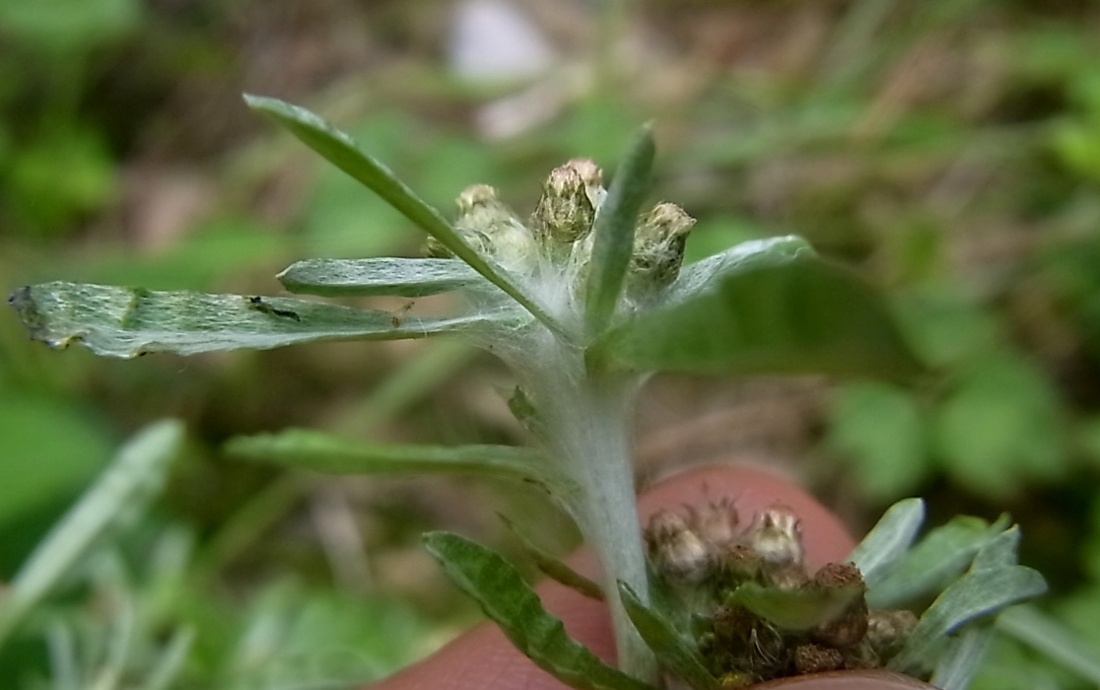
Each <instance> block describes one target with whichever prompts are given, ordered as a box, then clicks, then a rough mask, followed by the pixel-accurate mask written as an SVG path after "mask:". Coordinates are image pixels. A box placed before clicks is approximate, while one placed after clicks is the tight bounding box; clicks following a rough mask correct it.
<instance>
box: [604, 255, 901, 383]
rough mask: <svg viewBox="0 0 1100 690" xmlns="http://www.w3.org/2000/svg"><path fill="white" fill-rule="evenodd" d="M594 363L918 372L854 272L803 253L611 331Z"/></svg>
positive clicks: (719, 282)
mask: <svg viewBox="0 0 1100 690" xmlns="http://www.w3.org/2000/svg"><path fill="white" fill-rule="evenodd" d="M589 361H590V362H592V363H595V364H596V365H597V366H602V367H607V368H613V369H614V368H618V369H627V370H636V371H658V370H672V371H681V372H689V373H714V374H719V373H721V374H781V373H816V374H839V375H853V376H884V377H892V378H898V379H904V378H910V377H912V376H915V375H916V374H918V373H920V372H921V371H922V367H921V365H920V363H919V362H918V361H917V360H916V359H915V357H914V356H913V354H912V353H911V352H910V350H909V348H908V346H907V345H906V343H905V341H904V340H903V339H902V337H901V334H900V332H899V331H898V329H897V327H896V326H895V324H894V321H893V319H892V317H891V314H890V312H889V310H888V309H887V308H886V304H885V303H884V302H883V301H882V300H881V299H880V297H879V296H878V295H877V294H876V293H875V291H874V290H873V289H872V288H871V287H870V286H869V285H867V284H865V283H864V282H863V281H862V280H860V279H859V278H858V277H857V276H856V275H855V274H854V273H852V272H850V271H848V270H847V269H844V268H842V267H840V266H836V265H834V264H831V263H827V262H825V261H821V260H818V259H815V258H813V257H803V256H796V257H794V258H791V259H790V260H787V261H783V262H780V263H776V264H770V265H769V264H764V265H760V264H756V265H752V266H747V267H745V269H744V270H738V271H735V272H733V273H727V274H724V275H722V276H720V277H716V278H715V279H714V280H711V281H707V282H704V283H703V284H702V286H701V287H700V288H699V289H698V290H697V291H696V292H695V293H694V294H693V295H692V296H690V297H685V298H684V299H682V300H680V301H679V302H676V303H674V304H671V305H666V306H663V307H658V308H656V309H654V310H652V311H649V312H645V313H641V314H639V315H637V316H635V317H634V318H632V319H630V320H629V321H627V322H626V323H623V324H621V325H619V326H616V327H614V328H612V329H611V330H610V331H608V332H607V333H606V334H605V336H604V337H603V338H601V339H600V341H599V342H597V343H596V344H594V345H593V346H592V347H591V348H590V351H589Z"/></svg>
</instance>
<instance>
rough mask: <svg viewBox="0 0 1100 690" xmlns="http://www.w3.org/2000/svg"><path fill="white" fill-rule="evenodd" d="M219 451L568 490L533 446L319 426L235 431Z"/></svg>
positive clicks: (335, 467)
mask: <svg viewBox="0 0 1100 690" xmlns="http://www.w3.org/2000/svg"><path fill="white" fill-rule="evenodd" d="M224 448H225V452H226V453H228V454H230V455H233V456H236V457H239V458H242V459H248V460H258V461H261V462H275V463H278V464H280V465H287V466H290V467H295V468H298V469H308V470H314V471H317V472H327V473H331V474H428V473H430V474H436V473H455V472H461V473H469V474H475V475H481V476H490V477H502V478H506V479H517V480H520V481H535V482H538V483H539V484H541V485H543V486H545V487H546V488H547V490H549V491H551V492H552V493H554V494H555V495H558V494H563V497H565V498H568V497H569V496H570V495H571V494H572V493H573V491H574V490H572V489H571V488H570V487H571V486H572V484H571V483H570V482H569V480H567V479H565V478H564V477H562V476H561V475H559V474H558V473H557V472H556V471H555V470H554V468H553V466H552V465H551V464H550V463H548V462H546V458H545V456H544V455H543V454H542V453H540V452H539V451H537V450H533V449H530V448H522V447H517V446H486V445H481V446H479V445H462V446H427V445H417V444H402V443H369V442H366V441H359V440H355V439H348V438H342V437H339V436H334V435H332V434H328V433H325V432H323V431H313V430H310V429H288V430H285V431H281V432H278V433H274V434H259V435H257V436H238V437H237V438H234V439H231V440H230V441H229V442H228V443H226V445H225V447H224Z"/></svg>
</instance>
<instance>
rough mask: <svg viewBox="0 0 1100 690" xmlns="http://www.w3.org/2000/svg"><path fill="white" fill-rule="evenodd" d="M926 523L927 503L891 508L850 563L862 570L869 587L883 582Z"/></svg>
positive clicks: (908, 501) (916, 501)
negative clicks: (925, 509)
mask: <svg viewBox="0 0 1100 690" xmlns="http://www.w3.org/2000/svg"><path fill="white" fill-rule="evenodd" d="M923 522H924V501H922V500H921V499H919V498H906V499H903V500H901V501H898V502H897V503H895V504H894V505H892V506H890V509H889V510H887V511H886V513H885V514H884V515H883V516H882V518H881V519H880V520H879V521H878V524H876V525H875V526H874V528H872V529H871V531H870V532H868V533H867V536H866V537H864V538H863V541H861V542H860V543H859V546H857V547H856V548H855V550H853V551H852V553H851V555H849V556H848V560H849V561H850V562H851V563H853V564H854V565H855V566H856V567H857V568H859V572H860V573H861V574H862V575H863V581H864V582H866V583H867V586H868V587H871V586H873V585H874V583H875V582H878V581H879V580H881V579H882V578H883V576H885V575H886V573H887V572H889V570H890V568H892V567H893V566H894V565H895V564H896V563H897V561H898V559H900V558H901V557H902V556H903V555H905V552H906V551H908V550H909V546H910V545H911V544H912V543H913V540H914V539H915V538H916V536H917V532H918V531H919V530H920V526H921V524H922V523H923Z"/></svg>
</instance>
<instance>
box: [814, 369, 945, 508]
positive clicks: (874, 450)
mask: <svg viewBox="0 0 1100 690" xmlns="http://www.w3.org/2000/svg"><path fill="white" fill-rule="evenodd" d="M826 443H827V444H828V446H829V447H830V448H831V449H832V450H833V451H834V452H836V453H837V454H838V455H839V456H840V457H841V458H842V459H843V460H844V461H845V462H846V463H847V464H848V465H850V467H851V475H852V478H853V479H855V481H856V482H858V483H859V485H860V487H861V488H862V489H863V491H864V492H865V493H866V494H867V496H868V497H869V498H871V499H874V500H889V499H894V498H897V497H898V496H903V495H905V494H906V493H911V492H912V491H913V490H914V489H916V488H917V486H919V484H920V483H921V481H923V480H924V479H925V477H927V476H928V474H929V471H930V470H931V469H932V468H931V466H930V462H929V460H930V458H929V455H928V448H927V443H926V441H925V429H924V419H923V417H922V415H921V410H920V407H919V405H918V403H917V400H916V398H915V397H914V396H913V395H912V394H911V393H910V392H908V391H906V390H905V389H903V388H901V387H899V386H895V385H891V384H888V383H881V382H877V381H859V382H854V383H849V384H847V385H845V386H843V387H842V388H841V389H840V390H838V391H837V393H836V398H835V399H834V401H833V404H832V406H831V407H830V411H829V431H828V436H827V437H826Z"/></svg>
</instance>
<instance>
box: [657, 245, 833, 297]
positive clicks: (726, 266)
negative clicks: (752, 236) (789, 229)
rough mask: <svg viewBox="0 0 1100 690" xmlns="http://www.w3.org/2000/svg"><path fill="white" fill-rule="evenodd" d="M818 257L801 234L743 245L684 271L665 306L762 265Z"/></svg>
mask: <svg viewBox="0 0 1100 690" xmlns="http://www.w3.org/2000/svg"><path fill="white" fill-rule="evenodd" d="M815 256H817V252H816V251H815V250H814V248H813V246H812V245H811V244H810V243H809V242H807V241H806V240H805V239H804V238H802V237H799V236H798V235H783V236H781V237H768V238H765V239H760V240H749V241H747V242H740V243H738V244H735V245H734V246H732V247H730V248H729V249H727V250H725V251H722V252H718V253H717V254H714V255H712V256H708V257H707V258H705V259H701V260H699V261H696V262H695V263H691V264H688V265H687V266H684V267H683V268H682V269H681V270H680V275H679V276H677V278H676V280H675V281H673V283H672V284H671V285H669V286H668V289H667V290H666V291H665V293H664V295H663V296H662V298H661V299H662V301H663V302H664V303H665V304H668V305H672V304H676V303H678V302H681V301H683V300H685V299H687V298H690V297H692V296H693V295H695V294H697V293H699V292H700V291H701V290H705V289H707V286H708V285H709V284H713V283H714V282H715V281H718V280H721V279H722V278H724V277H725V276H729V275H733V274H734V273H739V272H743V271H746V270H748V269H750V268H759V267H761V266H777V265H781V264H785V263H789V262H790V261H793V260H795V259H806V258H811V257H815Z"/></svg>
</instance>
